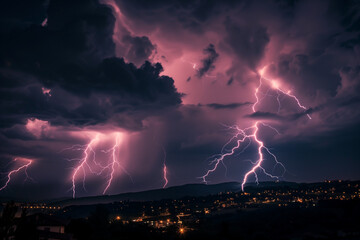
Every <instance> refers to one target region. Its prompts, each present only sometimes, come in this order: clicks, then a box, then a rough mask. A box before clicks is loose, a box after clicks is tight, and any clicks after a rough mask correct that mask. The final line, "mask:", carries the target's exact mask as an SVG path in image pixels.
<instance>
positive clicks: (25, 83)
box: [0, 0, 181, 127]
mask: <svg viewBox="0 0 360 240" xmlns="http://www.w3.org/2000/svg"><path fill="white" fill-rule="evenodd" d="M40 6H42V5H40ZM47 18H48V23H47V26H46V27H42V26H41V25H40V24H41V22H40V21H39V22H34V23H32V24H30V25H29V24H28V23H27V22H21V19H19V20H18V22H19V24H21V23H22V25H21V26H20V25H19V24H18V25H16V26H13V27H12V28H8V29H6V31H5V30H4V31H0V36H1V38H0V39H1V40H0V41H1V43H0V70H1V71H0V78H1V96H0V98H1V105H0V107H1V108H0V109H1V126H2V127H10V126H12V125H14V124H19V123H24V121H25V119H28V118H33V117H35V118H38V119H43V120H47V121H50V123H52V124H66V125H68V124H74V125H94V124H98V123H104V122H106V121H109V120H111V119H114V118H116V119H117V120H116V121H117V122H118V123H119V125H122V126H125V127H126V126H129V125H130V126H133V125H134V123H123V122H122V121H123V120H121V119H122V118H123V117H122V116H121V114H133V113H135V112H136V116H134V117H133V119H134V121H135V122H137V123H136V124H135V125H139V123H140V122H141V119H142V118H143V117H145V116H147V115H149V114H151V112H153V113H156V111H158V110H160V109H161V108H163V107H167V106H177V105H178V104H180V103H181V94H179V93H178V92H177V90H176V88H175V86H174V81H173V79H171V78H170V77H167V76H160V73H161V72H162V71H163V68H162V66H161V65H160V64H159V63H158V64H154V65H153V64H150V63H149V62H145V63H144V64H143V65H142V66H141V67H140V68H137V67H136V66H135V65H134V64H132V63H125V62H124V60H123V59H121V58H116V57H113V56H114V52H115V45H114V42H113V40H112V33H113V28H114V21H115V18H114V16H113V15H112V12H111V10H110V9H109V8H108V7H107V6H105V5H102V4H100V3H98V2H97V1H95V0H93V1H76V2H73V1H56V0H54V1H51V2H50V4H49V7H48V10H47ZM1 21H2V23H3V24H4V23H5V22H7V21H9V19H8V18H2V20H1ZM125 41H127V42H128V44H129V45H130V48H129V49H130V50H129V52H128V54H127V57H129V59H131V60H134V61H135V62H136V63H139V62H140V61H144V60H145V59H147V58H148V57H149V55H150V54H151V51H152V49H154V46H153V45H152V44H151V42H150V41H149V39H148V38H147V37H141V38H140V37H128V38H127V39H125ZM44 86H45V87H46V88H49V89H50V91H51V96H49V95H47V94H44V93H43V91H42V87H44ZM64 98H66V99H64ZM155 109H156V111H154V110H155ZM131 112H133V113H131ZM125 119H131V118H128V117H126V118H125ZM127 121H128V120H127Z"/></svg>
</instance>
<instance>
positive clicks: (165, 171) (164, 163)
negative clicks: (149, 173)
mask: <svg viewBox="0 0 360 240" xmlns="http://www.w3.org/2000/svg"><path fill="white" fill-rule="evenodd" d="M162 149H163V152H164V162H163V178H164V185H163V188H166V186H167V184H168V183H169V180H168V178H167V166H166V151H165V149H164V148H162Z"/></svg>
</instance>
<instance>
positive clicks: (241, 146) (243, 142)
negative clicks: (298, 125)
mask: <svg viewBox="0 0 360 240" xmlns="http://www.w3.org/2000/svg"><path fill="white" fill-rule="evenodd" d="M265 70H266V67H264V68H263V69H261V70H260V71H259V74H260V79H259V85H258V87H257V88H256V89H255V92H254V96H255V99H256V101H255V103H254V104H253V106H252V110H253V112H254V113H255V112H256V107H257V105H258V104H260V103H261V101H262V100H263V99H264V98H265V97H267V96H269V95H268V92H269V91H270V89H268V90H267V92H266V93H262V94H263V96H262V97H259V96H258V94H259V92H260V88H261V87H262V85H263V79H264V80H266V81H267V83H268V84H270V85H271V87H272V89H274V90H276V92H277V93H276V100H277V103H278V112H280V109H281V101H280V95H281V94H283V95H284V96H288V97H289V98H291V99H293V100H294V101H295V102H296V104H297V106H298V107H299V108H301V109H303V110H307V108H306V107H305V106H303V105H302V104H301V103H300V101H299V99H298V98H297V97H296V96H295V95H293V94H291V92H290V91H285V90H283V89H281V88H280V85H279V83H278V82H277V81H274V80H270V79H267V78H264V77H263V75H264V71H265ZM306 115H307V117H308V118H309V119H311V117H310V115H309V114H306ZM260 126H263V127H267V128H270V129H272V130H274V131H275V132H276V133H277V134H279V132H278V131H277V129H276V128H274V127H272V126H271V125H269V124H266V123H264V122H261V121H256V122H255V123H254V124H253V125H252V126H250V127H248V128H244V129H241V128H239V127H238V126H231V127H228V129H229V130H233V131H235V133H234V134H233V136H232V137H231V138H230V139H229V141H228V142H227V143H226V144H225V145H224V146H223V147H222V150H221V153H220V154H217V155H214V156H213V157H212V158H213V160H212V161H211V162H210V165H212V166H213V167H212V168H210V169H209V170H207V172H206V173H205V175H203V176H202V177H201V178H202V180H203V182H205V183H207V180H206V179H207V177H209V175H210V174H211V173H213V172H215V171H216V170H217V168H218V166H219V164H220V163H222V164H223V165H224V167H225V168H226V165H225V163H224V159H225V158H226V157H229V156H234V154H235V153H236V152H237V151H240V150H241V151H240V153H239V154H241V153H243V152H244V151H245V150H246V149H247V148H248V147H249V146H250V144H251V143H255V144H256V146H257V156H258V157H257V160H256V161H251V163H252V165H253V167H252V168H251V169H250V170H249V171H247V172H246V173H245V175H244V177H243V180H242V183H241V189H242V191H244V188H245V184H246V183H247V182H248V178H249V177H250V176H251V175H252V174H253V175H254V177H255V182H256V183H258V182H259V179H258V171H260V172H263V173H264V174H265V175H266V176H268V177H270V178H275V179H279V177H281V176H277V175H273V174H271V173H269V172H268V171H266V169H265V168H264V167H263V165H262V164H263V162H264V160H265V157H264V156H265V154H266V155H268V156H269V157H270V158H271V159H273V161H274V163H275V164H274V168H273V169H275V167H276V166H280V167H281V168H282V169H283V174H282V176H283V175H284V173H285V171H286V169H285V166H284V165H283V164H282V163H281V162H280V161H278V159H277V157H276V156H275V154H273V153H272V152H271V151H270V150H269V148H267V147H266V146H265V144H264V142H263V141H262V140H260V137H259V130H260V129H259V127H260ZM230 144H233V145H234V146H233V147H231V148H230V150H228V148H227V147H228V146H229V145H230Z"/></svg>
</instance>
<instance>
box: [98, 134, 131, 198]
mask: <svg viewBox="0 0 360 240" xmlns="http://www.w3.org/2000/svg"><path fill="white" fill-rule="evenodd" d="M120 138H121V134H120V133H116V134H115V144H114V146H113V147H112V148H110V149H109V150H107V151H104V152H105V153H107V152H111V161H110V163H109V164H108V165H107V166H105V168H104V169H110V174H109V177H108V181H107V185H106V187H105V189H104V191H103V194H105V193H106V191H107V190H108V189H109V187H110V185H111V183H112V181H113V179H114V174H115V171H116V167H119V168H120V169H121V170H122V171H123V172H124V173H125V174H127V175H128V176H129V178H130V180H131V181H132V182H133V180H132V178H131V175H130V174H129V173H128V172H127V171H126V169H125V168H124V167H123V166H122V165H121V164H120V163H119V160H118V157H117V156H118V153H117V150H118V149H119V147H120V140H121V139H120Z"/></svg>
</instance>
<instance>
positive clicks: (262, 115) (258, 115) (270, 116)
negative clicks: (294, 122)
mask: <svg viewBox="0 0 360 240" xmlns="http://www.w3.org/2000/svg"><path fill="white" fill-rule="evenodd" d="M244 117H246V118H252V119H260V120H282V119H284V117H283V116H280V115H279V114H276V113H272V112H259V111H256V112H254V113H251V114H248V115H245V116H244Z"/></svg>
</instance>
